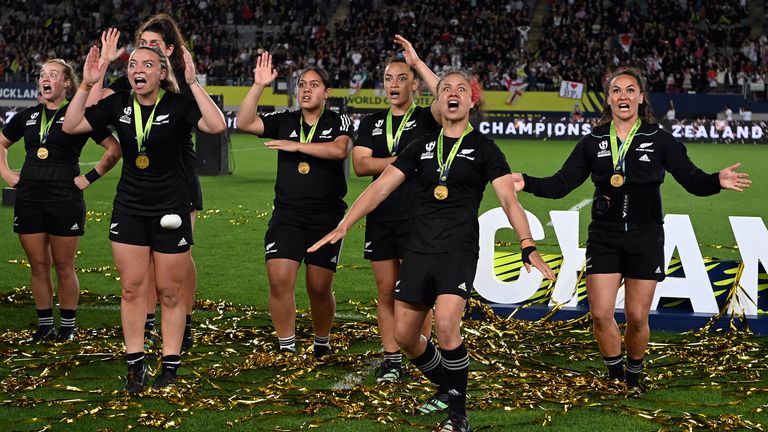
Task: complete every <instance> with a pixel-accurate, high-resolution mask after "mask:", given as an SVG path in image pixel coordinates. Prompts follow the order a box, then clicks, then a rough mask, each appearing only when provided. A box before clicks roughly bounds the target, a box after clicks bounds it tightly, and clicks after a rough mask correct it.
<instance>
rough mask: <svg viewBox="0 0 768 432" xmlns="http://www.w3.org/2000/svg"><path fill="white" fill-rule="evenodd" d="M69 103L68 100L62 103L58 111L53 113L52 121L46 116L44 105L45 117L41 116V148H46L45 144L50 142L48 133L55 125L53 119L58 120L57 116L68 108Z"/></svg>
mask: <svg viewBox="0 0 768 432" xmlns="http://www.w3.org/2000/svg"><path fill="white" fill-rule="evenodd" d="M68 103H69V101H68V100H64V102H62V103H61V105H59V107H58V108H57V109H56V112H55V113H53V116H51V119H50V120H48V116H46V115H45V105H43V110H42V111H43V113H42V114H43V115H42V116H40V147H45V143H46V142H47V141H48V131H49V130H50V129H51V125H53V119H55V118H56V114H58V113H59V111H61V109H62V108H64V107H65V106H67V104H68Z"/></svg>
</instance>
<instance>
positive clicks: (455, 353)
mask: <svg viewBox="0 0 768 432" xmlns="http://www.w3.org/2000/svg"><path fill="white" fill-rule="evenodd" d="M441 351H442V357H443V368H444V369H445V386H446V388H447V389H448V407H449V409H450V411H451V412H452V413H456V414H461V415H467V379H468V377H469V355H468V354H467V347H466V346H464V342H462V343H461V345H459V346H458V347H456V348H454V349H452V350H441Z"/></svg>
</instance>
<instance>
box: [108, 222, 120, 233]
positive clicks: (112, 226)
mask: <svg viewBox="0 0 768 432" xmlns="http://www.w3.org/2000/svg"><path fill="white" fill-rule="evenodd" d="M117 224H118V222H116V223H111V224H109V233H110V234H114V235H118V234H120V231H118V230H117V229H116V228H117Z"/></svg>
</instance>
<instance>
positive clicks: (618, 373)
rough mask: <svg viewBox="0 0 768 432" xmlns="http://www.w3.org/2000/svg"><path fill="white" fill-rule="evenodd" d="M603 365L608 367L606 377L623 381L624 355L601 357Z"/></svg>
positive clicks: (624, 377) (624, 378)
mask: <svg viewBox="0 0 768 432" xmlns="http://www.w3.org/2000/svg"><path fill="white" fill-rule="evenodd" d="M603 362H604V363H605V366H607V367H608V379H612V380H613V379H616V380H619V381H622V382H623V381H625V380H626V376H625V375H624V356H623V355H621V354H619V355H617V356H615V357H603Z"/></svg>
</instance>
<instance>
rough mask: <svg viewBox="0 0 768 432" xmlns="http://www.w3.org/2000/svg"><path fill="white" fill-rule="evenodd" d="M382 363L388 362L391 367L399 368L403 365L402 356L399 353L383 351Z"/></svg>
mask: <svg viewBox="0 0 768 432" xmlns="http://www.w3.org/2000/svg"><path fill="white" fill-rule="evenodd" d="M384 361H388V362H389V363H390V364H391V365H392V366H400V365H402V364H403V355H402V354H400V351H394V352H388V351H384Z"/></svg>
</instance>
